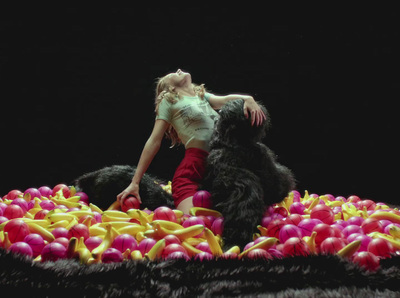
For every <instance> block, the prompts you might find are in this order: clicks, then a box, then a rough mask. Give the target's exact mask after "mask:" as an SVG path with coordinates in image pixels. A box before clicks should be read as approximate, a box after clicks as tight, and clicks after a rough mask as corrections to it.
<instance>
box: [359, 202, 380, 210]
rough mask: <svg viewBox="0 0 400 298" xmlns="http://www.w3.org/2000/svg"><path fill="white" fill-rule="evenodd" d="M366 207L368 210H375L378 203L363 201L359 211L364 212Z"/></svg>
mask: <svg viewBox="0 0 400 298" xmlns="http://www.w3.org/2000/svg"><path fill="white" fill-rule="evenodd" d="M364 207H366V208H367V210H375V207H376V203H375V202H374V201H372V200H363V201H361V202H360V203H359V209H360V210H363V209H364Z"/></svg>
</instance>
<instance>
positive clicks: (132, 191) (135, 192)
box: [117, 182, 142, 204]
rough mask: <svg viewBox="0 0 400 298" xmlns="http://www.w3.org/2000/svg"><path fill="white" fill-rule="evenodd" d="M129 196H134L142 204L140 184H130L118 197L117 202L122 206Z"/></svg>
mask: <svg viewBox="0 0 400 298" xmlns="http://www.w3.org/2000/svg"><path fill="white" fill-rule="evenodd" d="M129 195H132V196H134V197H135V198H137V199H138V200H139V202H140V203H142V200H141V199H140V195H139V184H137V183H133V182H132V183H131V184H129V186H128V187H127V188H126V189H125V190H124V191H123V192H121V193H120V194H119V195H118V196H117V201H118V202H119V203H120V204H122V201H123V200H124V199H125V198H126V197H127V196H129Z"/></svg>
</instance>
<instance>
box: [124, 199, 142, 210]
mask: <svg viewBox="0 0 400 298" xmlns="http://www.w3.org/2000/svg"><path fill="white" fill-rule="evenodd" d="M139 208H140V202H139V200H138V199H137V198H135V197H133V196H129V197H126V198H125V199H124V200H123V201H122V205H121V209H122V211H124V212H126V211H128V210H129V209H139Z"/></svg>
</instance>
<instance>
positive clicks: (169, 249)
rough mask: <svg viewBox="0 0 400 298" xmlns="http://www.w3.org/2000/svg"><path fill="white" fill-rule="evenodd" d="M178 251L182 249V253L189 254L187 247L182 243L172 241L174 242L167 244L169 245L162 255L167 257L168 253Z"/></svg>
mask: <svg viewBox="0 0 400 298" xmlns="http://www.w3.org/2000/svg"><path fill="white" fill-rule="evenodd" d="M177 251H180V252H182V253H185V254H187V252H186V249H185V248H184V247H183V246H182V245H180V244H176V243H172V244H169V245H167V246H166V247H165V248H164V249H163V251H162V255H161V256H162V257H163V258H166V257H167V256H168V255H170V254H172V253H174V252H177Z"/></svg>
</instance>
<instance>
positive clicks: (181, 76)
mask: <svg viewBox="0 0 400 298" xmlns="http://www.w3.org/2000/svg"><path fill="white" fill-rule="evenodd" d="M165 80H166V82H167V83H168V85H171V86H174V87H182V86H184V85H186V84H191V83H192V77H191V75H190V73H188V72H183V71H182V70H181V69H178V70H177V71H176V72H172V73H170V74H167V75H166V76H165Z"/></svg>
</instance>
